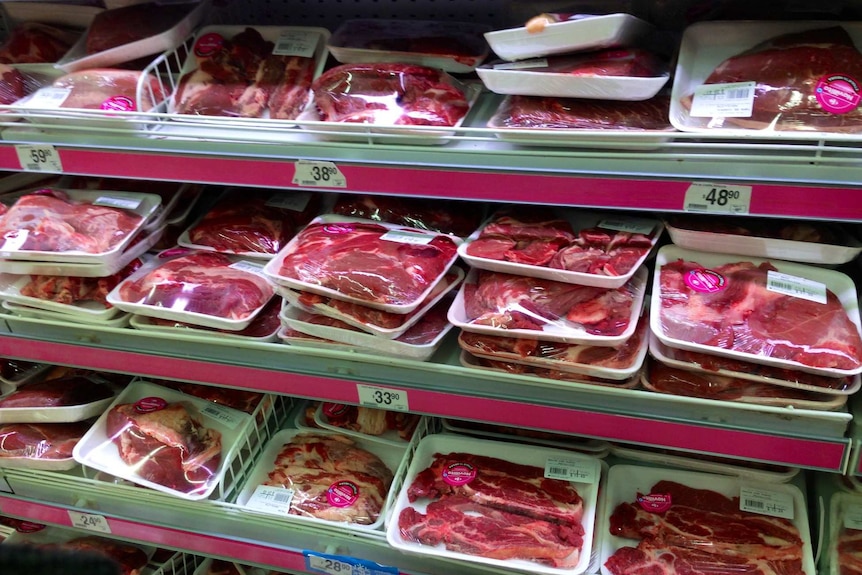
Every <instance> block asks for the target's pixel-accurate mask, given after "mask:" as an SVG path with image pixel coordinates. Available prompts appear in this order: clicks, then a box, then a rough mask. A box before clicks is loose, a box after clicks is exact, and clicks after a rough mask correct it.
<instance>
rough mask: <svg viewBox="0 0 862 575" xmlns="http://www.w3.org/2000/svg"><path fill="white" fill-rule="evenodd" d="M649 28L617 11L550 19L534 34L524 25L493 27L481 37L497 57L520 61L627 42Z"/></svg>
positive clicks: (621, 44) (629, 42) (636, 19)
mask: <svg viewBox="0 0 862 575" xmlns="http://www.w3.org/2000/svg"><path fill="white" fill-rule="evenodd" d="M652 29H653V28H652V26H651V25H650V24H649V23H647V22H645V21H643V20H641V19H640V18H636V17H635V16H632V15H630V14H622V13H617V14H607V15H603V16H590V17H589V18H583V19H580V20H569V21H566V22H552V23H550V24H547V25H546V26H545V29H544V30H542V31H541V32H537V33H530V32H527V28H526V27H525V26H520V27H517V28H508V29H505V30H495V31H494V32H488V33H486V34H485V39H486V40H487V41H488V44H490V45H491V49H492V50H493V51H494V52H495V53H496V54H497V55H498V56H500V57H501V58H504V59H506V60H523V59H524V58H535V57H538V56H547V55H550V54H563V53H566V52H578V51H586V50H599V49H601V48H611V47H613V46H624V45H630V44H633V43H635V42H636V41H637V40H638V39H640V38H641V37H642V36H645V35H646V34H648V33H649V32H650V31H651V30H652Z"/></svg>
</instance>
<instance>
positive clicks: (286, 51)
mask: <svg viewBox="0 0 862 575" xmlns="http://www.w3.org/2000/svg"><path fill="white" fill-rule="evenodd" d="M319 41H320V34H319V33H318V32H315V31H312V30H282V31H281V33H280V34H279V35H278V40H276V42H275V49H273V51H272V53H273V54H275V55H276V56H299V57H301V58H311V57H313V56H314V52H315V50H317V43H318V42H319Z"/></svg>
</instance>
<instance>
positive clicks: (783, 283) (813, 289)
mask: <svg viewBox="0 0 862 575" xmlns="http://www.w3.org/2000/svg"><path fill="white" fill-rule="evenodd" d="M766 290H767V291H771V292H775V293H780V294H783V295H789V296H791V297H798V298H801V299H807V300H809V301H813V302H816V303H820V304H825V303H826V284H824V283H820V282H816V281H813V280H810V279H806V278H801V277H797V276H792V275H789V274H783V273H780V272H776V271H773V270H769V271H768V272H766Z"/></svg>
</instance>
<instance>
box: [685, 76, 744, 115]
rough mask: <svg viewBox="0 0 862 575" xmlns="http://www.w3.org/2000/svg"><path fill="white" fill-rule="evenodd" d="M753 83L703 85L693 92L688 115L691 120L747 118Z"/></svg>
mask: <svg viewBox="0 0 862 575" xmlns="http://www.w3.org/2000/svg"><path fill="white" fill-rule="evenodd" d="M755 85H756V84H755V82H733V83H728V84H704V85H702V86H699V87H698V88H696V89H695V91H694V97H693V98H692V101H691V110H690V112H689V114H690V115H691V116H692V117H693V118H749V117H751V111H752V108H753V106H754V87H755Z"/></svg>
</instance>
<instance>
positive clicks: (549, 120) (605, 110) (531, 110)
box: [488, 95, 673, 131]
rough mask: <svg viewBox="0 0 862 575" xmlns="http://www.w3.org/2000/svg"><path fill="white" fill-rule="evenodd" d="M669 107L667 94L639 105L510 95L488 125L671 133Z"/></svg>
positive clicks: (638, 103)
mask: <svg viewBox="0 0 862 575" xmlns="http://www.w3.org/2000/svg"><path fill="white" fill-rule="evenodd" d="M669 104H670V98H669V97H668V96H665V95H658V96H655V97H653V98H650V99H648V100H642V101H640V102H619V101H614V100H607V101H605V100H596V99H592V100H591V99H580V98H543V97H539V96H507V97H506V98H505V99H504V100H503V102H502V103H501V104H500V107H499V108H498V109H497V112H496V114H495V115H494V116H493V117H492V118H491V120H490V121H489V122H488V127H489V128H529V129H541V130H560V129H573V130H625V131H629V130H633V131H643V130H656V131H671V130H673V126H671V124H670V119H669V118H668V106H669Z"/></svg>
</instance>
